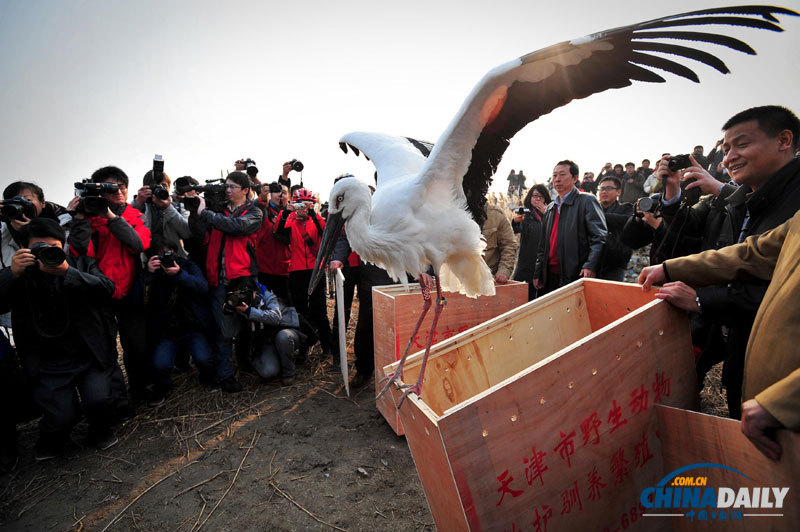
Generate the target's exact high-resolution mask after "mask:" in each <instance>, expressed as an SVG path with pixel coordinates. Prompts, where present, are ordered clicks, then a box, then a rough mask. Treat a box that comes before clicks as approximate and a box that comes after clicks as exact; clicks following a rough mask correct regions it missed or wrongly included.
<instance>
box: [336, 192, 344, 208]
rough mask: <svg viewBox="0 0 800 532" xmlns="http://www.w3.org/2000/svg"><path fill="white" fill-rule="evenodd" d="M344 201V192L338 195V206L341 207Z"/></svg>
mask: <svg viewBox="0 0 800 532" xmlns="http://www.w3.org/2000/svg"><path fill="white" fill-rule="evenodd" d="M342 201H344V194H339V195H338V196H336V206H337V207H339V205H340V204H341V203H342Z"/></svg>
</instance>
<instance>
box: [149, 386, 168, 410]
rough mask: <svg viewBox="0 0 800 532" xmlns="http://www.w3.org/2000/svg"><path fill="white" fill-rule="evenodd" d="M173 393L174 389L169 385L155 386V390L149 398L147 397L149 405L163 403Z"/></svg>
mask: <svg viewBox="0 0 800 532" xmlns="http://www.w3.org/2000/svg"><path fill="white" fill-rule="evenodd" d="M171 393H172V390H171V389H170V388H169V387H166V386H163V387H159V386H157V387H155V388H153V391H152V392H150V394H149V396H148V399H147V406H149V407H154V406H160V405H163V404H164V403H165V402H166V401H167V397H169V396H170V395H171Z"/></svg>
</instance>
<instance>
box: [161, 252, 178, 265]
mask: <svg viewBox="0 0 800 532" xmlns="http://www.w3.org/2000/svg"><path fill="white" fill-rule="evenodd" d="M158 260H160V261H161V267H162V268H164V269H166V268H174V267H175V252H174V251H172V250H168V251H165V252H164V253H162V254H161V255H159V256H158Z"/></svg>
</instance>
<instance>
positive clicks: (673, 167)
mask: <svg viewBox="0 0 800 532" xmlns="http://www.w3.org/2000/svg"><path fill="white" fill-rule="evenodd" d="M667 166H668V167H669V170H670V172H677V171H678V170H683V169H684V168H689V167H690V166H692V160H691V159H690V158H689V154H683V155H673V156H672V157H671V158H670V160H669V162H667Z"/></svg>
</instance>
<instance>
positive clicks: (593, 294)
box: [584, 279, 656, 331]
mask: <svg viewBox="0 0 800 532" xmlns="http://www.w3.org/2000/svg"><path fill="white" fill-rule="evenodd" d="M586 281H587V282H585V283H584V291H585V293H586V301H587V302H588V311H589V321H590V322H591V324H592V330H593V331H597V330H600V329H602V328H603V327H605V326H606V325H608V324H609V323H611V322H613V321H614V320H616V319H618V318H620V317H622V316H624V315H625V314H628V313H630V312H633V311H634V310H636V309H637V308H639V307H641V306H643V305H646V304H647V303H649V302H650V301H653V300H654V299H655V294H656V291H655V290H650V291H649V292H643V291H642V288H641V285H634V284H630V283H618V282H615V281H604V280H602V279H587V280H586Z"/></svg>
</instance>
